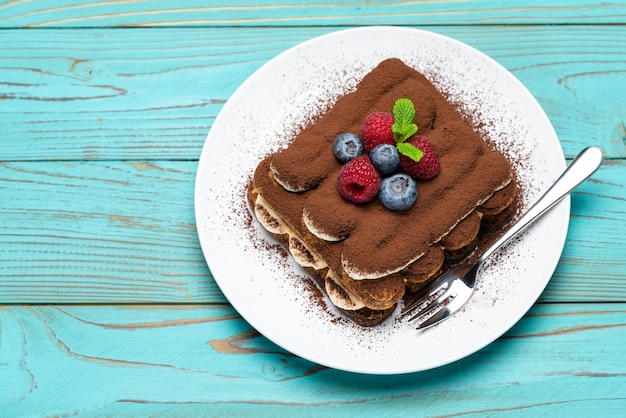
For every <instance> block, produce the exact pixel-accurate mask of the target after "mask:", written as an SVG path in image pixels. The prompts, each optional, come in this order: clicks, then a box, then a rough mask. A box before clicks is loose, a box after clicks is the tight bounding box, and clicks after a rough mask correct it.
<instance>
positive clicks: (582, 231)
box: [0, 160, 626, 303]
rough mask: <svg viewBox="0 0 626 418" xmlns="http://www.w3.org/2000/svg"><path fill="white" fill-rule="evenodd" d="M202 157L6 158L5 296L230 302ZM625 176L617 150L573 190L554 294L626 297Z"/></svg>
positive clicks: (2, 190) (1, 184)
mask: <svg viewBox="0 0 626 418" xmlns="http://www.w3.org/2000/svg"><path fill="white" fill-rule="evenodd" d="M196 164H197V163H196V162H181V161H160V162H157V161H152V162H116V161H110V162H109V161H102V162H101V161H91V162H89V161H85V162H11V163H0V202H2V203H1V206H2V211H3V214H2V216H1V217H0V283H1V285H0V303H42V302H46V303H65V302H69V303H80V302H89V303H94V302H98V303H108V302H126V303H128V302H130V303H132V302H169V303H191V302H223V301H224V299H223V296H222V295H221V293H220V291H219V290H218V288H217V287H216V285H215V283H214V281H213V280H212V277H211V275H210V272H209V270H208V268H207V267H206V263H205V261H204V258H203V256H202V253H201V251H200V246H199V244H198V240H197V235H196V229H195V219H194V212H193V189H194V180H195V169H196ZM624 178H626V162H625V161H623V160H614V161H610V162H608V163H607V164H605V165H604V166H603V167H601V169H600V170H599V171H598V172H597V173H596V174H595V175H594V177H593V178H592V180H591V181H589V182H587V183H585V184H583V185H582V186H581V187H580V188H579V189H578V190H577V191H576V192H575V193H574V196H573V199H572V219H571V224H570V230H569V235H568V240H567V243H566V246H565V250H564V253H563V257H562V259H561V262H560V264H559V266H558V269H557V271H556V273H555V276H554V278H553V279H552V281H551V283H550V285H549V286H548V289H547V291H546V292H545V293H544V296H543V299H544V300H545V301H559V302H566V301H621V302H626V280H624V278H625V275H624V272H625V271H626V264H625V263H626V262H625V261H624V256H623V254H625V253H626V244H625V243H624V240H623V230H624V229H623V228H624V225H625V224H626V207H625V205H624V196H626V186H625V184H624V181H623V179H624ZM234 257H237V255H234Z"/></svg>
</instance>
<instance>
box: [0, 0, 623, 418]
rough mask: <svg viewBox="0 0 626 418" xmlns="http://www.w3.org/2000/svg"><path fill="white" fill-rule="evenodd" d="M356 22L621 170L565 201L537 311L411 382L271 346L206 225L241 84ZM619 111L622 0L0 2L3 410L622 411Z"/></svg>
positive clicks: (571, 151) (569, 151)
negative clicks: (485, 60) (479, 77)
mask: <svg viewBox="0 0 626 418" xmlns="http://www.w3.org/2000/svg"><path fill="white" fill-rule="evenodd" d="M364 24H377V25H405V26H410V27H420V28H425V29H428V30H432V31H434V32H438V33H441V34H444V35H448V36H451V37H453V38H456V39H459V40H460V41H463V42H466V43H468V44H469V45H471V46H474V47H475V48H477V49H479V50H481V51H483V52H485V53H486V54H488V55H489V56H491V57H492V58H494V59H495V60H497V61H498V62H500V63H501V64H502V65H503V66H505V67H506V68H507V69H509V70H510V71H511V72H512V73H513V74H514V75H515V76H516V77H518V78H519V79H520V81H522V83H523V84H524V85H526V87H528V89H529V90H530V91H531V92H532V93H533V94H534V95H535V97H537V99H538V101H539V103H540V104H541V105H542V107H543V108H544V109H545V110H546V113H547V115H548V117H549V118H550V120H551V122H552V124H553V125H554V127H555V130H556V131H557V134H558V135H559V138H560V140H561V144H562V146H563V149H564V152H565V155H566V156H567V157H568V158H572V157H573V156H574V155H575V154H576V153H577V152H578V151H579V150H580V149H581V148H582V147H584V146H587V145H597V146H599V147H601V148H602V150H603V152H604V155H605V157H606V158H607V161H606V163H605V164H604V165H603V167H602V168H601V169H600V171H599V172H598V173H597V174H596V175H595V176H594V177H593V178H592V179H591V180H590V181H589V182H587V183H585V184H584V185H582V186H581V187H580V188H579V189H578V190H577V191H576V193H575V194H574V195H573V197H572V219H571V222H570V230H569V233H568V239H567V243H566V246H565V250H564V252H563V256H562V258H561V261H560V263H559V265H558V267H557V270H556V272H555V275H554V277H553V278H552V280H551V282H550V284H549V285H548V288H547V289H546V291H545V292H544V293H543V295H542V296H541V298H540V300H539V303H537V304H536V305H535V306H534V307H533V308H532V309H531V311H530V312H529V313H528V314H527V315H526V316H525V317H524V318H523V319H522V320H521V321H520V322H519V323H518V324H517V325H516V326H515V327H513V329H511V330H510V331H509V332H508V333H507V334H506V335H505V336H504V337H502V338H500V339H498V340H497V341H496V342H494V343H493V344H491V345H489V346H488V347H486V348H485V349H483V350H481V351H480V352H478V353H476V354H474V355H472V356H470V357H468V358H466V359H463V360H461V361H459V362H456V363H453V364H450V365H448V366H444V367H441V368H438V369H435V370H431V371H427V372H424V373H417V374H412V375H407V376H388V377H380V376H361V375H353V374H350V373H344V372H339V371H335V370H330V369H326V368H323V367H320V366H317V365H315V364H313V363H310V362H308V361H306V360H303V359H300V358H298V357H295V356H293V355H292V354H290V353H287V352H285V351H284V350H282V349H281V348H279V347H277V346H275V345H274V344H272V343H271V342H269V341H268V340H267V339H265V338H264V337H262V336H260V335H259V334H258V333H257V332H256V331H254V329H252V328H251V327H250V326H249V325H248V324H247V323H246V322H245V321H243V320H242V319H241V318H240V317H239V316H238V315H237V313H236V312H235V311H234V310H233V309H232V308H231V307H230V306H229V305H228V303H227V301H226V300H225V299H224V297H223V296H222V294H221V293H220V291H219V289H218V288H217V286H216V285H215V283H214V281H213V280H212V277H211V274H210V271H209V269H208V268H207V266H206V264H205V262H204V259H203V257H202V254H201V251H200V247H199V244H198V241H197V236H196V232H195V225H194V215H193V186H194V176H195V171H196V166H197V160H198V157H199V153H200V149H201V148H202V145H203V143H204V139H205V137H206V134H207V133H208V131H209V130H210V128H211V124H212V122H213V120H214V119H215V117H216V116H217V114H218V113H219V111H220V110H221V109H222V107H223V105H224V103H225V102H226V100H228V98H229V97H230V95H231V94H232V93H233V92H234V91H235V89H236V88H237V87H238V86H239V85H240V84H241V83H242V82H243V81H244V80H245V79H246V78H247V77H248V76H249V75H250V74H252V73H253V72H254V71H255V70H256V69H257V68H259V67H260V66H261V65H263V64H264V63H265V62H267V61H268V60H269V59H271V58H272V57H274V56H276V55H278V54H279V53H281V52H282V51H284V50H285V49H287V48H289V47H291V46H294V45H297V44H298V43H300V42H303V41H305V40H307V39H310V38H312V37H315V36H318V35H321V34H324V33H328V32H331V31H334V30H338V29H341V28H343V27H346V26H353V25H364ZM129 27H132V28H129ZM625 97H626V2H624V1H617V2H610V3H609V2H599V1H589V0H573V1H567V2H566V1H557V2H551V3H549V4H547V3H546V2H539V1H524V2H522V1H510V2H497V1H493V0H484V1H463V2H459V1H434V2H433V1H409V2H406V1H332V2H331V1H327V0H322V1H319V2H315V3H307V2H303V1H290V2H283V3H276V2H269V1H257V2H244V1H237V2H218V1H216V0H210V1H196V0H189V1H186V2H184V3H176V4H175V5H174V4H173V3H172V2H167V1H159V0H147V1H141V2H136V1H111V2H108V1H107V2H102V1H96V0H82V1H81V0H68V1H58V0H50V1H45V2H43V1H42V2H33V1H21V0H5V1H0V135H2V136H1V137H0V416H2V417H4V416H10V417H13V416H70V415H79V416H81V415H82V416H148V415H156V416H267V415H271V414H280V415H285V416H354V415H364V416H476V417H483V416H520V415H521V416H584V417H587V416H602V417H613V416H615V417H619V416H623V415H624V410H626V380H625V376H626V369H625V368H626V362H625V361H624V355H625V354H626V349H625V348H624V347H625V344H626V339H625V337H624V336H625V335H626V334H625V330H626V261H625V260H626V257H625V256H624V254H626V251H625V250H626V244H624V239H623V236H624V235H625V233H626V227H625V226H624V225H625V224H626V222H625V221H626V210H625V207H626V206H625V203H624V200H625V196H626V190H625V188H626V160H625V158H626V128H625V123H626V100H625V99H624V98H625ZM33 304H34V305H33Z"/></svg>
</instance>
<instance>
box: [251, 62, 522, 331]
mask: <svg viewBox="0 0 626 418" xmlns="http://www.w3.org/2000/svg"><path fill="white" fill-rule="evenodd" d="M400 97H405V98H408V99H410V100H411V101H412V102H413V103H414V104H415V110H416V116H415V123H416V124H417V125H418V127H419V131H418V134H419V135H425V136H428V138H429V139H430V141H431V142H432V145H433V148H434V149H435V151H436V153H437V155H438V157H439V160H440V162H441V172H440V173H439V175H438V176H437V177H436V178H434V179H432V180H427V181H419V182H418V190H419V194H418V198H417V201H416V203H415V204H414V205H413V207H412V208H410V209H409V210H407V211H406V212H393V211H390V210H388V209H385V208H384V207H383V206H382V205H381V204H380V202H379V201H378V199H377V198H376V199H374V200H373V201H371V202H368V203H366V204H362V205H357V204H354V203H352V202H349V201H346V200H345V199H343V198H342V197H341V195H340V194H339V192H338V191H337V185H336V181H337V173H338V171H339V169H340V168H341V163H340V162H338V161H337V160H336V158H335V156H334V155H333V152H332V144H333V141H334V139H335V138H336V137H337V135H339V134H341V133H344V132H352V133H358V132H359V130H360V126H361V124H362V123H363V120H364V119H365V118H366V116H367V115H368V114H370V113H372V112H376V111H389V110H390V109H391V108H392V107H393V104H394V102H395V101H396V100H397V99H398V98H400ZM511 179H512V172H511V166H510V164H509V162H508V161H507V160H506V159H505V158H504V157H503V156H502V155H501V154H499V153H497V152H495V151H493V150H491V149H490V148H489V146H488V145H487V144H486V143H485V141H483V139H482V138H481V137H480V135H479V134H478V133H476V132H475V131H474V130H473V129H472V127H471V126H470V125H469V124H468V123H467V122H466V121H465V120H464V119H463V117H462V115H461V114H459V113H458V111H457V110H456V109H455V107H454V106H453V105H451V104H450V103H449V102H448V101H447V100H446V99H445V97H444V96H443V95H442V94H441V93H440V92H438V91H437V89H436V88H435V87H434V86H433V85H432V84H431V83H430V82H429V81H428V80H427V79H426V78H425V77H424V76H423V75H422V74H420V73H419V72H417V71H415V70H414V69H412V68H410V67H408V66H406V65H405V64H404V63H403V62H402V61H400V60H398V59H388V60H385V61H383V62H381V63H380V64H379V65H378V66H377V67H376V68H375V69H374V70H372V71H371V72H370V73H368V74H367V75H366V76H365V77H364V79H363V80H362V81H361V83H359V85H358V86H357V89H356V91H354V92H352V93H349V94H346V95H345V96H343V97H341V98H339V99H338V100H337V102H336V103H335V105H334V106H333V107H332V108H331V109H330V110H329V111H328V112H327V113H326V114H325V115H323V116H322V117H320V118H319V119H318V120H317V121H316V122H314V123H312V124H310V125H309V126H307V127H305V128H304V129H303V130H302V131H301V132H300V133H299V134H298V135H297V136H296V137H295V138H294V140H293V141H292V142H291V144H290V145H289V146H288V147H287V148H286V149H284V150H282V151H280V152H278V153H276V154H273V155H270V156H268V157H266V158H265V159H264V160H263V161H262V162H261V163H260V164H259V166H258V167H257V169H256V171H255V173H254V177H253V180H252V182H251V185H250V188H249V194H248V198H249V200H250V203H251V205H252V207H253V208H254V211H255V215H256V217H257V219H259V221H260V222H261V223H262V225H263V226H264V227H265V228H266V229H268V231H269V232H271V233H272V234H274V235H275V236H276V237H277V238H279V239H280V240H281V242H283V244H284V245H285V246H286V247H287V248H289V251H290V253H291V254H292V255H293V256H294V257H295V258H296V260H297V261H298V262H299V263H300V264H301V265H303V266H304V267H305V268H307V269H308V270H309V271H311V273H312V274H313V276H314V277H315V278H316V279H317V280H318V282H320V283H321V284H323V287H324V288H325V289H326V291H327V293H328V295H329V297H330V299H331V301H332V302H333V303H334V304H335V305H336V306H338V307H339V308H340V309H342V310H345V311H349V312H350V314H349V315H348V316H350V317H351V318H352V319H354V320H355V321H356V322H357V323H361V324H363V325H373V324H376V323H379V322H380V321H382V320H383V319H384V318H385V317H387V316H388V315H389V314H390V313H391V311H392V310H393V307H394V306H395V304H396V303H397V302H398V301H399V300H400V299H401V298H402V296H403V295H404V293H405V291H406V290H407V289H408V290H409V291H411V290H415V289H416V288H418V287H419V286H420V285H421V284H422V283H423V282H425V281H427V280H428V279H430V278H432V277H434V276H435V275H437V274H438V273H439V272H440V270H441V268H442V267H443V266H444V263H446V262H447V264H450V263H453V262H456V261H458V260H459V259H462V258H464V257H465V256H467V255H468V253H469V252H471V251H472V250H473V249H474V248H475V246H476V242H477V239H478V235H479V231H480V230H481V229H484V227H485V226H486V225H488V226H489V229H491V230H493V229H497V228H498V227H499V226H500V225H502V224H503V223H504V222H506V220H507V219H508V216H509V213H510V212H512V210H511V208H512V206H513V200H514V197H515V193H516V189H515V183H514V182H511ZM494 194H495V195H494ZM492 196H493V197H492ZM483 212H485V215H486V216H483ZM483 218H485V219H483ZM357 312H358V314H357Z"/></svg>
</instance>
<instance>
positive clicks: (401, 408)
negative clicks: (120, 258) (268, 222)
mask: <svg viewBox="0 0 626 418" xmlns="http://www.w3.org/2000/svg"><path fill="white" fill-rule="evenodd" d="M625 314H626V305H625V304H599V305H595V304H594V305H588V304H573V305H567V304H558V305H552V304H547V305H540V306H537V307H535V308H533V309H532V310H531V311H530V312H529V314H528V315H527V316H526V317H525V318H524V319H523V320H522V321H521V322H520V323H519V324H517V325H516V326H515V327H514V328H513V329H512V330H510V331H509V332H508V333H507V334H506V335H505V336H504V337H502V338H500V339H499V340H497V341H496V342H495V343H493V344H491V345H489V346H488V347H487V348H485V349H483V350H481V351H479V352H478V353H476V354H474V355H472V356H470V357H468V358H466V359H463V360H461V361H458V362H456V363H453V364H450V365H448V366H444V367H441V368H438V369H434V370H431V371H427V372H424V373H417V374H409V375H401V376H366V375H354V374H350V373H344V372H339V371H335V370H331V369H327V368H324V367H320V366H317V365H315V364H313V363H311V362H309V361H306V360H303V359H300V358H298V357H295V356H293V355H292V354H290V353H288V352H285V351H284V350H282V349H281V348H279V347H277V346H275V345H274V344H272V343H270V342H269V341H268V340H266V339H265V338H263V337H261V336H260V335H259V334H257V333H256V332H255V331H254V330H253V329H251V328H250V327H249V326H248V325H247V324H246V322H245V321H243V320H242V319H240V318H239V317H238V316H237V315H236V314H235V312H234V311H233V310H232V309H230V308H227V307H201V306H196V307H190V306H181V307H164V306H125V307H89V306H37V307H0V323H1V324H2V328H1V329H0V332H1V334H0V355H1V356H2V359H3V360H2V363H1V364H0V371H1V373H0V387H2V388H3V390H2V391H0V409H1V410H2V412H3V415H5V416H14V415H15V414H20V413H23V412H24V411H28V413H29V414H31V415H36V416H43V415H45V416H64V415H76V414H79V415H80V414H86V415H89V416H91V415H97V416H102V415H107V416H110V415H114V416H118V415H120V414H121V415H124V416H127V415H133V414H140V415H144V416H145V415H148V414H150V415H152V414H164V415H167V416H180V415H185V416H190V415H194V416H197V415H210V416H232V415H233V414H235V415H237V416H248V415H249V416H259V414H261V415H269V414H288V415H289V416H300V415H302V416H311V415H314V416H337V415H342V414H345V415H351V416H354V415H367V416H370V415H377V416H381V415H382V416H398V415H404V414H409V415H411V416H416V415H418V416H442V415H446V416H451V415H463V416H486V415H493V414H499V413H507V412H508V413H520V412H523V413H527V414H531V415H533V416H542V415H545V414H547V415H550V414H551V413H553V412H554V411H558V412H559V413H562V414H565V415H568V416H589V415H591V414H592V413H595V414H596V415H598V414H599V416H603V417H606V416H618V414H619V413H621V412H623V407H624V406H625V405H626V390H625V389H624V388H625V387H626V363H624V361H623V338H621V336H622V335H623V333H624V330H625V328H626V323H625V322H624V317H625ZM600 359H601V361H600Z"/></svg>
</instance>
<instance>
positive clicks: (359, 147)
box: [333, 133, 363, 163]
mask: <svg viewBox="0 0 626 418" xmlns="http://www.w3.org/2000/svg"><path fill="white" fill-rule="evenodd" d="M333 152H334V153H335V157H337V159H338V160H339V161H341V162H342V163H347V162H348V161H350V160H352V159H353V158H354V157H357V156H359V155H361V154H362V153H363V143H362V142H361V139H360V138H359V137H358V136H356V135H355V134H353V133H343V134H339V136H337V138H335V142H334V143H333Z"/></svg>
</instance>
